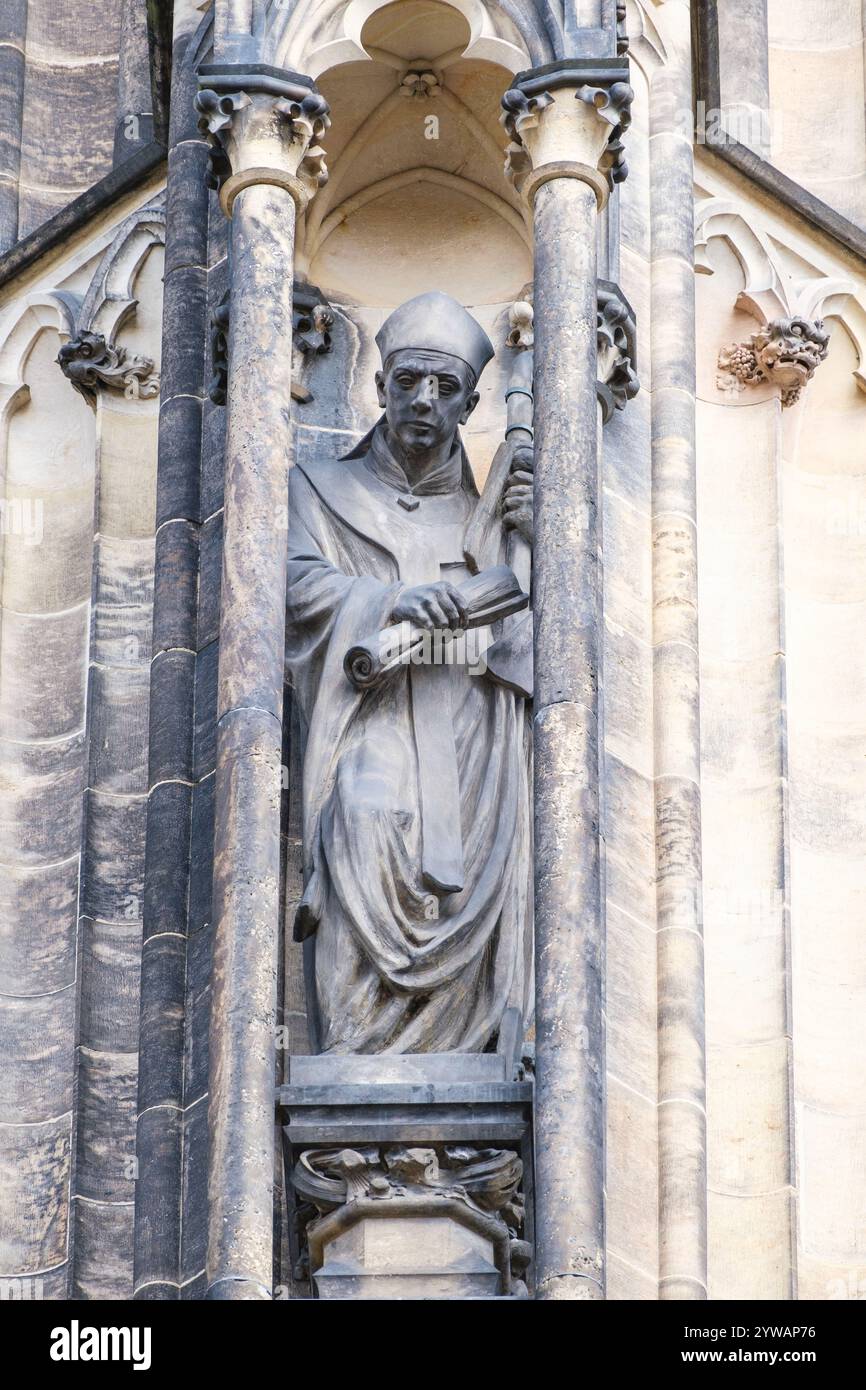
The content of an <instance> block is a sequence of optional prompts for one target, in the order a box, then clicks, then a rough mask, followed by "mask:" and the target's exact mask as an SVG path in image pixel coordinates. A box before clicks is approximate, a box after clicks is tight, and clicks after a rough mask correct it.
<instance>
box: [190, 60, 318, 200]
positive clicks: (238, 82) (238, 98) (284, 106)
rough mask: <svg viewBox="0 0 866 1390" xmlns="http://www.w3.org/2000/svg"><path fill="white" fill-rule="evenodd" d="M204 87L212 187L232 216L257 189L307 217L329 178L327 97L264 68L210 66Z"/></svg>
mask: <svg viewBox="0 0 866 1390" xmlns="http://www.w3.org/2000/svg"><path fill="white" fill-rule="evenodd" d="M199 82H200V84H201V90H200V91H199V92H198V95H197V96H196V98H195V109H196V111H197V112H198V114H199V122H198V124H199V130H200V131H201V132H202V134H204V135H206V136H207V137H208V141H209V144H210V165H209V173H208V182H209V185H210V186H211V187H212V188H216V189H217V190H218V191H219V197H220V205H221V206H222V209H223V211H224V212H225V214H226V216H227V217H230V216H231V209H232V204H233V202H234V200H235V198H236V197H237V195H238V193H240V192H241V190H242V189H244V188H248V187H249V186H250V185H252V184H257V183H270V184H274V185H276V186H277V187H279V188H285V189H286V190H287V192H289V193H290V194H291V196H292V198H293V199H294V201H295V203H296V205H297V207H298V209H299V210H300V211H303V209H304V208H305V207H306V206H307V204H308V203H309V201H310V199H311V198H312V197H313V196H314V195H315V193H316V192H317V190H318V189H319V188H321V186H322V185H323V184H324V183H325V182H326V181H327V178H328V171H327V167H326V165H325V151H324V149H323V148H322V146H321V145H320V144H319V140H320V139H321V137H322V136H323V135H324V133H325V131H326V130H327V129H328V126H329V125H330V123H331V122H330V115H329V111H330V108H329V106H328V103H327V101H326V100H325V98H324V97H323V96H322V95H321V93H319V92H317V91H314V90H313V88H312V87H311V86H306V85H304V83H303V82H302V80H300V79H298V78H297V77H296V75H295V74H286V73H285V72H283V71H282V70H280V69H278V68H270V67H267V66H265V65H264V64H255V65H249V66H247V67H243V66H241V67H235V66H233V65H221V64H213V63H211V64H207V65H204V66H202V67H201V68H200V69H199Z"/></svg>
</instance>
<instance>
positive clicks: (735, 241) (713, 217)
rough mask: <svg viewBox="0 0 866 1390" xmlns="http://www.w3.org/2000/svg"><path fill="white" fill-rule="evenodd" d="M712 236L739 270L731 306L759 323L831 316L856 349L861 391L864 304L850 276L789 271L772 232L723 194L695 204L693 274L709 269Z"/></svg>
mask: <svg viewBox="0 0 866 1390" xmlns="http://www.w3.org/2000/svg"><path fill="white" fill-rule="evenodd" d="M717 237H718V238H721V240H723V241H725V242H727V244H728V246H729V247H730V248H731V250H732V251H733V253H734V255H735V257H736V258H737V261H738V262H739V264H740V268H741V270H742V272H743V281H744V284H743V288H742V290H741V291H740V293H739V294H738V295H737V299H736V305H735V307H736V308H737V309H743V310H745V312H746V313H748V314H751V315H752V317H753V318H754V319H756V320H757V322H758V323H759V324H760V326H761V327H762V328H765V327H766V326H767V325H769V324H771V323H773V322H774V321H777V320H779V319H792V318H802V319H807V320H810V321H814V320H819V319H825V318H834V319H837V320H838V321H839V323H840V324H841V325H842V327H843V328H844V329H845V332H846V333H847V334H848V337H849V338H850V339H851V342H852V343H853V345H854V350H855V352H856V353H857V359H858V365H857V369H856V371H855V372H854V380H855V381H856V382H857V385H858V386H859V387H860V389H861V391H866V306H864V303H863V300H862V298H861V297H860V296H859V295H858V294H857V287H856V285H855V283H854V281H853V280H849V279H847V278H845V277H843V276H832V275H826V274H824V272H823V271H821V270H818V269H817V267H815V268H813V273H812V274H811V275H810V274H808V273H806V272H805V271H804V272H803V274H801V275H795V274H794V273H793V272H792V271H791V270H790V269H789V267H788V266H786V265H785V263H784V259H783V256H782V255H781V254H780V249H779V247H778V246H777V244H776V242H775V241H774V240H773V238H772V237H771V236H769V235H768V234H767V233H766V232H765V231H763V230H762V229H759V228H757V227H754V226H753V225H752V224H751V223H750V222H748V221H747V220H746V218H745V217H744V215H743V209H742V205H741V204H739V203H737V202H735V201H734V200H733V199H725V198H707V199H705V200H704V201H702V202H699V203H698V204H697V206H696V208H695V270H696V272H697V273H698V274H699V275H712V274H713V267H712V264H711V263H710V260H709V257H708V255H707V248H708V246H709V243H710V242H711V241H712V240H713V239H714V238H717ZM791 249H792V252H793V248H791Z"/></svg>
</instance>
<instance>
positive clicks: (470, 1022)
mask: <svg viewBox="0 0 866 1390" xmlns="http://www.w3.org/2000/svg"><path fill="white" fill-rule="evenodd" d="M477 496H478V494H477V491H476V489H475V486H474V483H473V482H472V476H471V473H470V471H469V466H468V463H467V461H466V457H465V454H464V452H463V449H462V445H460V444H459V442H458V444H457V445H456V447H455V449H454V451H453V453H452V454H451V457H450V458H449V459H447V460H446V462H445V463H444V464H442V465H440V466H439V467H438V468H437V469H436V470H435V471H434V472H433V473H431V474H430V475H428V477H426V478H425V479H424V481H423V482H422V483H421V484H419V485H418V486H417V487H415V488H414V489H412V488H410V486H409V483H408V481H407V478H406V475H405V473H404V472H403V470H402V468H401V467H400V465H399V464H398V463H397V462H396V460H395V459H394V458H393V456H392V455H391V453H390V451H389V449H388V447H387V444H386V441H385V436H384V431H383V429H382V425H381V423H380V425H379V426H377V427H376V429H375V430H374V431H373V432H372V434H371V436H368V438H367V439H366V440H365V441H363V442H362V444H361V445H359V446H358V448H357V449H355V450H354V451H353V452H352V454H350V455H347V456H346V457H345V458H344V459H338V460H327V461H321V462H316V463H306V462H305V463H303V464H300V463H299V464H297V465H296V466H295V468H294V469H293V470H292V473H291V481H290V494H289V517H290V521H289V570H288V600H287V603H288V610H287V664H288V668H289V672H290V679H291V682H292V685H293V688H294V694H295V699H296V702H297V704H298V707H299V712H300V719H301V730H302V744H303V855H304V865H303V867H304V895H303V899H302V902H301V904H300V907H299V909H298V913H297V916H296V922H295V935H296V938H297V939H299V940H303V939H307V938H312V939H313V943H314V944H313V949H312V955H313V961H312V972H311V974H312V977H313V979H314V981H315V1000H311V1001H310V1003H311V1005H314V1007H313V1008H312V1014H313V1024H314V1029H313V1031H314V1035H317V1036H316V1038H315V1041H316V1043H317V1045H318V1047H319V1049H320V1050H321V1051H323V1052H354V1053H360V1052H450V1051H460V1052H477V1051H483V1050H484V1049H485V1047H487V1046H488V1045H489V1044H491V1042H492V1041H493V1040H494V1039H495V1037H496V1034H497V1032H498V1028H499V1025H500V1023H501V1020H502V1017H503V1014H504V1012H505V1010H506V1009H507V1008H510V1007H514V1008H517V1009H518V1010H519V1011H520V1013H521V1014H522V1015H523V1017H524V1018H525V1017H526V1016H527V1010H526V1005H527V1001H528V1000H529V999H531V973H532V967H531V892H530V864H531V853H530V802H529V758H530V743H529V730H528V721H527V718H526V710H525V701H524V700H523V699H522V698H520V697H519V696H517V695H515V694H514V693H513V692H512V691H510V690H508V689H505V688H503V687H502V686H499V685H496V684H495V683H494V682H493V681H492V680H491V679H490V678H489V676H488V675H487V674H474V675H473V674H471V673H470V668H469V667H468V666H467V665H465V664H464V665H448V664H440V665H409V666H401V667H400V668H398V670H397V671H396V672H394V673H391V674H390V675H389V676H388V677H387V678H386V679H385V681H384V683H382V684H381V685H380V686H378V687H377V688H375V689H373V690H368V691H366V692H361V691H358V690H357V689H355V687H354V686H353V685H352V683H351V682H350V681H349V679H348V677H347V676H346V674H345V672H344V669H343V660H344V657H345V655H346V652H347V651H348V650H349V648H350V647H352V646H354V645H355V644H356V643H358V642H359V641H363V640H365V639H367V638H369V637H370V635H371V633H374V632H376V631H377V630H378V629H381V628H383V627H385V626H387V625H388V624H389V622H390V621H391V613H392V610H393V608H394V604H395V602H396V599H397V596H398V594H399V593H400V591H401V589H402V588H404V587H412V586H414V585H416V584H421V583H425V582H432V581H434V580H438V579H440V578H442V579H448V580H450V581H452V582H454V583H457V584H459V583H460V581H461V579H465V578H467V577H468V570H467V569H466V566H465V562H464V558H463V533H464V530H465V527H466V523H467V521H468V520H469V518H470V516H471V514H472V510H473V507H474V505H475V502H476V500H477ZM503 551H504V537H503ZM494 562H495V561H494Z"/></svg>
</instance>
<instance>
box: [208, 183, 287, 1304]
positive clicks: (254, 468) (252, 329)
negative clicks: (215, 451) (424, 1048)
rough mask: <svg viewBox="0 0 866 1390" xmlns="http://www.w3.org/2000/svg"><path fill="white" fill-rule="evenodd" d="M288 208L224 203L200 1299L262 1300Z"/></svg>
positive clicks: (267, 1218) (248, 192) (250, 198)
mask: <svg viewBox="0 0 866 1390" xmlns="http://www.w3.org/2000/svg"><path fill="white" fill-rule="evenodd" d="M294 224H295V205H294V202H293V200H292V198H291V196H290V195H289V193H288V192H286V191H285V190H284V189H281V188H278V187H276V186H274V185H270V184H256V185H253V186H251V187H247V188H245V189H243V190H241V192H239V193H238V195H237V197H236V199H235V202H234V206H233V209H232V291H231V308H230V320H231V327H230V359H229V381H228V399H227V409H228V422H227V425H228V433H227V443H226V479H225V540H224V550H223V573H222V610H221V620H220V662H219V695H218V736H217V768H216V817H215V832H214V920H215V928H216V938H215V946H214V966H213V985H212V1022H211V1062H210V1065H211V1077H210V1109H209V1121H208V1123H209V1130H210V1144H211V1153H210V1168H209V1174H208V1199H209V1212H210V1225H209V1240H208V1260H207V1271H208V1297H209V1298H218V1299H238V1298H241V1299H250V1298H268V1297H270V1290H271V1279H272V1182H273V1158H274V1149H273V1144H274V1115H273V1094H274V1035H275V1008H276V949H277V940H278V917H279V867H280V866H279V854H280V765H281V747H282V702H283V661H284V637H285V590H286V529H285V516H286V500H287V489H288V467H289V401H290V390H291V361H292V352H291V342H292V257H293V243H294Z"/></svg>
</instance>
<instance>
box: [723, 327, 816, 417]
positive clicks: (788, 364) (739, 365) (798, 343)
mask: <svg viewBox="0 0 866 1390" xmlns="http://www.w3.org/2000/svg"><path fill="white" fill-rule="evenodd" d="M829 351H830V334H829V332H828V331H827V329H826V328H825V326H824V322H823V320H822V319H806V318H800V317H799V316H797V315H795V316H793V317H791V318H779V319H773V320H772V322H770V323H768V324H767V325H766V326H765V327H764V328H762V329H760V330H759V331H758V332H757V333H753V334H752V336H751V338H750V339H749V340H748V341H747V342H745V343H731V344H729V346H728V347H724V348H722V350H721V352H720V353H719V375H718V377H717V378H716V384H717V386H718V388H719V390H720V391H743V390H745V388H746V387H747V386H757V385H760V384H762V383H763V382H771V383H772V384H773V385H774V386H778V388H779V390H780V392H781V397H782V406H783V407H787V406H791V405H795V404H796V402H797V401H798V400H799V399H800V393H801V392H802V390H803V387H804V386H805V385H806V384H807V383H808V382H809V381H810V380H811V379H812V377H813V375H814V374H815V371H816V370H817V368H818V367H819V366H820V365H821V363H822V362H823V361H824V359H825V358H826V356H827V354H828V352H829Z"/></svg>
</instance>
